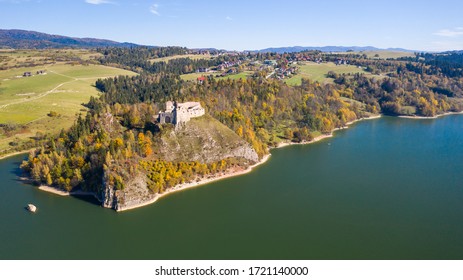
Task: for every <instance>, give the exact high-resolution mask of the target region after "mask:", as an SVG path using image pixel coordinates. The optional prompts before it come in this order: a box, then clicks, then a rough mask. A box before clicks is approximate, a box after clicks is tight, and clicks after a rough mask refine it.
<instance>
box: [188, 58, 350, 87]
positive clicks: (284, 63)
mask: <svg viewBox="0 0 463 280" xmlns="http://www.w3.org/2000/svg"><path fill="white" fill-rule="evenodd" d="M191 54H192V55H210V56H211V57H221V56H222V57H224V58H227V60H226V61H224V62H222V63H221V64H219V65H217V66H214V67H200V68H198V69H196V70H195V73H196V74H197V75H198V76H197V77H196V81H197V83H198V84H203V83H204V82H205V81H206V79H207V77H214V78H226V77H230V78H231V77H234V76H236V77H238V76H239V75H238V74H240V73H246V74H247V76H252V77H258V76H261V77H265V78H266V79H271V78H273V79H278V80H285V79H288V78H291V77H293V76H294V75H297V74H298V73H299V71H300V66H301V65H304V64H306V63H316V64H323V63H328V61H324V60H323V59H322V58H321V57H320V56H319V55H318V53H317V52H313V54H309V53H307V52H301V53H291V54H290V55H289V54H273V55H272V56H271V57H268V56H264V55H260V54H259V53H257V52H246V51H245V52H230V51H216V52H209V51H207V50H197V51H194V52H191ZM331 62H333V63H334V65H336V66H342V65H345V66H347V65H350V61H349V60H347V59H343V58H340V59H336V60H334V61H331ZM243 76H244V75H243ZM240 77H241V76H240Z"/></svg>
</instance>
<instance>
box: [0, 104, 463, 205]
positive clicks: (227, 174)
mask: <svg viewBox="0 0 463 280" xmlns="http://www.w3.org/2000/svg"><path fill="white" fill-rule="evenodd" d="M454 114H463V112H448V113H444V114H441V115H437V116H434V117H413V116H399V117H402V118H410V119H436V118H438V117H441V116H446V115H454ZM381 117H382V115H380V114H379V115H374V116H370V117H364V118H360V119H357V120H354V121H351V122H348V123H346V124H345V125H344V126H343V127H338V128H335V129H333V130H332V131H331V132H330V133H329V134H322V135H319V136H317V137H315V138H314V139H312V140H310V141H303V142H300V143H296V142H289V141H282V142H280V143H278V145H277V146H276V147H270V148H269V153H268V154H267V155H265V156H264V157H263V158H262V159H261V160H260V161H258V162H257V163H255V164H253V165H251V166H248V167H247V168H246V169H242V170H238V171H236V170H234V171H230V172H225V173H221V174H220V175H212V176H211V177H208V178H203V179H200V180H198V181H193V182H188V183H183V184H179V185H176V186H174V187H172V188H170V189H168V190H166V191H165V192H164V193H162V194H155V195H154V196H153V197H152V198H151V199H148V200H146V201H144V202H141V203H139V204H135V205H130V206H126V207H120V208H118V209H115V210H116V212H122V211H127V210H131V209H136V208H140V207H143V206H147V205H150V204H153V203H155V202H156V201H157V200H158V199H160V198H163V197H164V196H167V195H169V194H171V193H175V192H179V191H183V190H187V189H190V188H195V187H199V186H203V185H206V184H209V183H212V182H215V181H219V180H222V179H226V178H231V177H235V176H240V175H243V174H247V173H249V172H251V171H252V170H253V169H254V168H255V167H257V166H259V165H262V164H264V163H265V162H267V161H268V159H269V158H270V156H271V153H270V150H272V149H278V148H283V147H286V146H291V145H306V144H312V143H315V142H318V141H321V140H323V139H326V138H331V137H333V136H334V134H333V133H334V132H335V131H338V130H342V129H347V128H349V126H350V125H351V124H354V123H356V122H359V121H363V120H372V119H378V118H381ZM27 152H29V151H23V152H17V153H14V154H10V155H7V157H9V156H13V155H16V154H22V153H27ZM0 159H2V158H0ZM38 189H39V190H42V191H45V192H49V193H53V194H56V195H60V196H73V195H91V196H94V197H95V198H96V199H98V197H97V196H96V194H94V193H89V192H82V191H77V192H66V191H63V190H59V189H57V188H54V187H50V186H45V185H41V186H39V187H38ZM98 200H99V199H98Z"/></svg>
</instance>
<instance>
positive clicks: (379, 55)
mask: <svg viewBox="0 0 463 280" xmlns="http://www.w3.org/2000/svg"><path fill="white" fill-rule="evenodd" d="M336 54H346V55H348V54H360V55H362V54H365V55H366V56H367V57H368V58H373V59H375V58H376V59H388V58H394V59H395V58H400V57H407V56H413V57H414V56H415V55H414V54H413V53H412V52H400V51H388V50H377V51H361V52H339V53H336Z"/></svg>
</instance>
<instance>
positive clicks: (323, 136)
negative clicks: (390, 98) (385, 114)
mask: <svg viewBox="0 0 463 280" xmlns="http://www.w3.org/2000/svg"><path fill="white" fill-rule="evenodd" d="M381 117H382V115H374V116H371V117H366V118H360V119H357V120H354V121H351V122H347V123H346V124H345V125H344V126H343V127H337V128H335V129H333V130H332V131H331V132H330V133H329V134H322V135H319V136H317V137H315V138H314V139H312V140H310V141H302V142H300V143H297V142H290V141H283V142H280V143H278V145H277V146H276V147H273V148H271V149H278V148H283V147H286V146H291V145H306V144H312V143H315V142H318V141H321V140H323V139H326V138H331V137H333V136H334V134H333V132H335V131H338V130H343V129H347V128H349V125H351V124H354V123H356V122H359V121H364V120H373V119H379V118H381Z"/></svg>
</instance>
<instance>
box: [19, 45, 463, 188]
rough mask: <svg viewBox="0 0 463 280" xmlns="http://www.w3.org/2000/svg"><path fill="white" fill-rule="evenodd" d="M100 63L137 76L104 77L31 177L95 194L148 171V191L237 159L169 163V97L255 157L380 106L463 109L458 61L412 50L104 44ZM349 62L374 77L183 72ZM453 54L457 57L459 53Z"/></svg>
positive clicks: (34, 162)
mask: <svg viewBox="0 0 463 280" xmlns="http://www.w3.org/2000/svg"><path fill="white" fill-rule="evenodd" d="M99 51H100V52H101V53H102V54H103V55H104V56H103V57H102V58H101V59H100V62H101V63H102V64H107V65H113V66H114V65H117V66H118V67H122V68H127V69H131V70H134V71H137V72H138V73H139V75H137V76H132V77H128V76H119V77H116V78H108V79H100V80H98V81H97V82H96V84H95V86H96V88H97V89H99V90H100V91H101V95H100V96H99V97H98V98H93V97H92V98H91V100H90V101H89V102H88V104H87V106H88V108H89V109H90V110H89V112H88V113H87V115H85V116H82V115H81V116H79V117H78V119H77V120H76V122H75V124H74V125H73V126H72V127H71V129H70V130H69V131H62V132H61V133H60V135H58V136H56V137H50V139H48V140H47V141H46V142H44V143H43V144H42V145H41V147H39V148H38V149H36V150H35V151H33V152H31V153H30V155H29V158H28V160H27V161H24V162H23V164H22V168H23V169H24V170H25V171H27V172H29V173H30V175H31V178H32V180H33V181H34V182H35V183H37V184H46V185H51V186H54V187H57V188H60V189H64V190H67V191H71V190H76V189H82V190H86V191H92V192H95V193H99V192H101V190H102V185H103V184H109V185H112V186H114V187H115V188H116V189H119V190H120V189H124V187H125V184H126V182H127V181H129V180H130V179H131V178H133V177H136V176H146V178H148V179H147V181H148V187H149V189H150V190H151V191H152V192H153V193H162V192H163V191H165V190H166V189H168V188H171V187H173V186H175V185H176V184H179V183H183V182H185V181H191V180H195V179H197V178H202V177H204V176H207V175H210V174H216V173H220V172H223V171H224V170H226V169H227V168H230V167H233V166H240V165H242V162H240V161H239V160H236V159H233V158H227V159H223V160H221V161H218V162H213V163H205V162H194V161H191V162H169V161H166V160H164V159H163V158H162V157H161V156H159V153H157V150H158V149H159V146H158V145H159V143H160V141H159V139H160V137H161V135H163V133H168V132H169V133H170V132H171V131H172V125H170V124H166V125H161V124H159V123H157V120H156V117H157V113H158V112H159V110H162V109H165V108H164V104H165V102H166V101H169V100H173V101H178V102H183V101H199V102H200V103H201V105H202V106H203V107H204V108H205V109H206V112H207V114H209V115H210V116H212V117H214V118H215V119H217V120H219V121H220V122H221V123H222V124H224V125H226V126H227V127H229V128H230V129H231V130H233V131H234V132H235V133H236V134H237V135H238V136H239V137H241V138H242V139H244V140H245V141H246V142H248V143H249V144H250V145H251V146H252V148H253V149H254V150H255V151H256V152H257V154H258V155H259V157H263V156H264V155H266V154H268V153H269V148H271V147H275V146H277V145H278V143H280V142H305V141H310V140H312V139H313V138H314V137H315V136H318V135H320V134H326V133H330V132H331V131H332V130H333V129H335V128H339V127H343V126H345V125H346V124H347V123H348V122H351V121H354V120H356V119H359V118H363V117H369V116H372V115H377V114H387V115H418V116H435V115H437V114H442V113H445V112H450V111H454V112H459V111H462V110H463V102H462V97H463V88H462V85H463V77H462V74H461V63H453V62H452V63H451V62H448V61H447V58H448V57H450V56H453V55H456V56H458V57H460V56H461V54H451V55H448V56H444V57H445V58H440V57H436V56H435V55H428V54H417V55H416V58H414V59H408V58H406V59H405V58H404V59H396V60H374V59H368V58H366V57H365V56H362V55H355V54H345V55H341V54H334V55H331V54H325V53H321V52H316V51H311V52H302V53H289V54H276V53H265V54H261V53H241V54H238V55H237V56H230V55H224V56H216V57H214V58H212V59H209V60H201V59H200V60H192V59H189V58H181V59H172V60H169V61H168V62H155V63H151V62H148V61H147V60H148V59H151V58H153V57H163V56H171V55H175V54H183V53H185V52H186V49H184V48H160V49H147V48H130V49H129V48H105V49H99ZM302 57H304V58H309V59H320V60H323V61H325V62H326V61H337V60H339V59H345V60H348V61H349V63H351V64H353V65H357V66H358V67H364V68H365V69H366V71H367V72H369V73H371V75H366V74H353V75H348V74H343V75H338V74H335V73H329V74H328V75H330V77H331V78H333V79H334V80H333V81H334V82H333V83H319V82H315V81H311V80H306V79H303V80H302V83H301V85H300V86H289V85H287V84H286V83H285V82H284V80H278V79H266V78H265V77H263V76H262V75H256V76H253V77H248V78H246V79H238V80H233V79H222V80H218V79H215V78H214V77H212V76H209V77H208V78H207V79H206V80H205V81H204V82H203V83H197V82H196V81H184V80H182V79H181V78H180V76H179V75H180V74H182V73H190V72H192V71H194V69H197V68H199V67H212V66H217V65H219V64H221V63H223V62H224V61H228V60H240V61H253V60H265V59H275V60H276V61H277V63H278V66H279V67H284V66H285V65H288V63H289V62H291V61H296V60H297V59H299V58H302ZM456 61H458V60H456Z"/></svg>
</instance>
